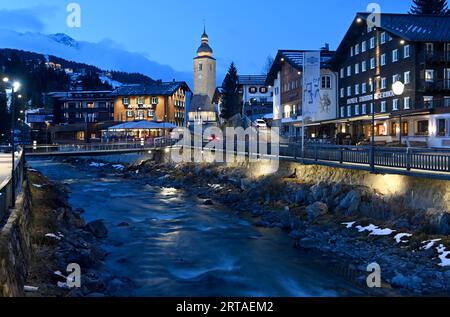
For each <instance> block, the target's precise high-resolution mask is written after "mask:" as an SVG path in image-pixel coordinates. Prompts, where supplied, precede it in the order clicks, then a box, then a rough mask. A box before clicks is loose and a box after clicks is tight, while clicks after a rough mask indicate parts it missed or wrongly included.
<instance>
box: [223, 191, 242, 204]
mask: <svg viewBox="0 0 450 317" xmlns="http://www.w3.org/2000/svg"><path fill="white" fill-rule="evenodd" d="M239 200H240V198H239V196H238V195H237V194H234V193H229V194H228V195H226V196H225V198H224V199H223V203H224V204H230V205H232V204H236V203H238V202H239Z"/></svg>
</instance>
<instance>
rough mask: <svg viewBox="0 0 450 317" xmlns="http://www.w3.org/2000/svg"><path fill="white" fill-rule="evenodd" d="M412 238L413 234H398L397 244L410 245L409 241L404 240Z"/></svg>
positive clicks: (396, 237)
mask: <svg viewBox="0 0 450 317" xmlns="http://www.w3.org/2000/svg"><path fill="white" fill-rule="evenodd" d="M411 237H412V234H410V233H399V234H397V235H396V236H395V237H394V239H395V241H396V242H397V244H399V243H408V241H407V240H403V239H404V238H411Z"/></svg>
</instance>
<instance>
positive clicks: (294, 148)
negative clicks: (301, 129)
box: [185, 140, 450, 177]
mask: <svg viewBox="0 0 450 317" xmlns="http://www.w3.org/2000/svg"><path fill="white" fill-rule="evenodd" d="M244 143H245V144H244ZM207 144H208V142H204V143H203V147H202V150H208V148H211V147H210V146H206V145H207ZM224 144H226V142H225V141H224ZM185 146H186V145H185ZM261 146H264V147H266V148H265V149H264V150H262V149H261ZM190 147H192V148H195V145H194V144H191V146H190ZM251 148H252V147H251V146H250V143H249V141H248V140H247V141H246V142H239V150H238V144H236V143H235V144H234V148H233V149H228V148H227V149H224V150H225V151H226V152H230V153H234V154H240V155H242V154H245V155H248V156H250V155H251V156H253V157H261V158H265V157H266V158H270V159H280V160H289V161H297V162H305V163H308V162H309V163H314V164H318V165H321V164H322V165H326V164H327V163H336V164H340V165H343V166H344V165H347V166H345V167H350V168H351V165H359V166H362V167H363V168H365V169H367V170H371V171H375V170H376V168H392V169H400V170H403V171H407V172H409V171H411V170H417V171H425V172H426V171H429V172H433V173H434V174H435V173H436V172H438V173H450V149H430V148H412V147H409V148H399V147H397V148H396V147H378V146H376V147H371V146H342V145H327V144H308V145H305V148H304V150H303V149H302V145H301V144H300V143H280V146H279V151H278V153H277V154H278V155H277V154H275V153H271V144H270V143H269V144H264V145H258V146H257V147H254V149H256V148H258V149H257V150H256V151H252V150H250V149H251ZM212 150H217V149H212ZM372 151H373V155H372ZM449 176H450V175H445V177H449Z"/></svg>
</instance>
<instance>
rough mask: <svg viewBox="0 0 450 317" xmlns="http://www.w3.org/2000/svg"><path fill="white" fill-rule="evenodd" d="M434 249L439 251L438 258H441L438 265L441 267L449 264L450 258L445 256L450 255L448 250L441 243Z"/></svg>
mask: <svg viewBox="0 0 450 317" xmlns="http://www.w3.org/2000/svg"><path fill="white" fill-rule="evenodd" d="M436 250H437V252H438V253H439V259H440V260H441V263H439V266H442V267H447V266H450V259H449V258H447V256H448V255H450V251H447V248H446V247H445V246H444V245H443V244H441V245H440V246H439V247H437V248H436Z"/></svg>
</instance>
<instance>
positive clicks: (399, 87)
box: [392, 81, 405, 146]
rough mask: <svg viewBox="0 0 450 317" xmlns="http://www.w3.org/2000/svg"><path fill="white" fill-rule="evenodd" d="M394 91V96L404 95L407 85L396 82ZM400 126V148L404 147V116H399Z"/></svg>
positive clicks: (393, 87) (393, 86)
mask: <svg viewBox="0 0 450 317" xmlns="http://www.w3.org/2000/svg"><path fill="white" fill-rule="evenodd" d="M392 91H393V92H394V95H396V96H401V95H403V93H404V92H405V84H404V83H402V82H401V81H396V82H395V83H394V84H393V85H392ZM399 126H400V135H399V142H400V146H401V145H402V141H403V140H402V133H403V131H402V130H403V129H402V114H401V113H400V114H399Z"/></svg>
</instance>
